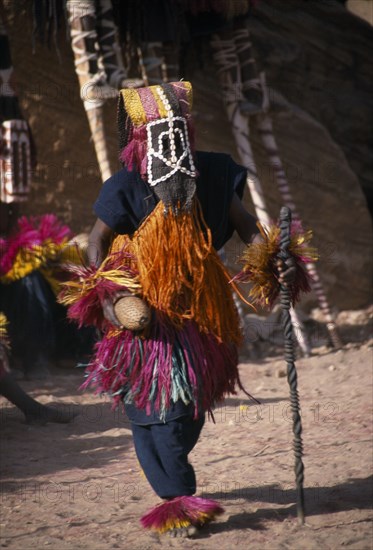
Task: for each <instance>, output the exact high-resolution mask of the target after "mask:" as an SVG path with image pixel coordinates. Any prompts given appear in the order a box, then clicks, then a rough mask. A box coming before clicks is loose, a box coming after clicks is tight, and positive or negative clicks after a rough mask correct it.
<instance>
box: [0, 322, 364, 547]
mask: <svg viewBox="0 0 373 550" xmlns="http://www.w3.org/2000/svg"><path fill="white" fill-rule="evenodd" d="M369 332H370V329H369V330H368V332H367V331H365V333H364V337H363V338H361V337H360V341H357V340H359V339H357V338H353V339H352V340H355V341H350V342H349V343H348V344H347V345H345V347H344V348H343V349H341V350H339V351H333V350H331V349H328V348H326V347H325V346H319V347H317V348H315V349H314V354H313V356H312V357H310V358H300V359H298V360H297V362H296V365H297V370H298V389H299V393H300V399H301V406H302V422H303V441H304V465H305V501H306V524H305V525H304V526H302V527H299V525H298V522H297V517H296V507H295V501H296V494H295V490H294V485H295V483H294V471H293V468H294V458H293V451H292V420H291V414H290V407H289V399H288V393H289V390H288V385H287V381H286V378H285V377H284V376H283V374H284V363H283V360H282V358H281V355H279V354H274V355H272V356H270V357H264V358H262V359H258V360H257V361H256V362H242V364H241V367H240V370H241V376H242V380H243V383H244V385H245V387H246V388H247V389H248V390H249V391H250V392H251V393H252V394H254V395H255V396H256V397H257V398H258V399H260V400H261V405H260V406H259V405H252V404H249V403H248V401H247V399H246V397H245V395H244V394H240V393H239V394H237V395H236V396H232V397H230V398H229V399H227V400H226V402H225V404H224V405H223V406H222V407H220V408H218V409H216V411H215V420H216V424H213V423H212V422H210V421H209V422H207V423H206V425H205V428H204V430H203V433H202V437H201V439H200V441H199V443H198V445H197V446H196V448H195V449H194V450H193V452H192V454H191V455H190V458H191V461H192V462H193V464H194V466H195V469H196V472H197V477H198V485H199V494H200V495H206V496H209V497H212V498H215V499H217V500H219V501H220V502H221V504H222V505H223V506H224V508H225V514H224V515H222V516H221V517H220V518H219V519H218V521H216V522H215V523H212V524H211V525H209V526H207V527H205V529H204V530H202V531H201V533H200V536H199V538H197V539H193V540H179V539H170V538H168V537H165V536H162V537H160V536H158V535H157V534H151V533H149V532H146V531H144V530H142V528H141V527H140V526H139V518H140V516H141V515H142V514H143V513H144V512H145V511H147V510H148V509H149V508H150V507H152V506H154V505H155V504H156V503H157V501H158V500H157V497H156V496H155V495H154V494H153V492H152V490H151V489H150V487H149V486H148V483H147V481H146V480H145V478H144V477H143V475H142V473H141V470H140V468H139V465H138V462H137V459H136V456H135V453H134V449H133V446H132V439H131V432H130V429H129V424H128V421H127V419H126V417H125V416H124V415H123V413H122V412H119V411H116V412H113V411H112V410H111V407H110V403H109V402H108V400H107V399H105V398H102V397H99V396H94V395H92V393H90V392H86V393H84V394H82V393H81V392H80V391H79V390H78V387H79V384H80V383H81V381H82V378H83V375H82V372H81V371H78V370H72V369H69V370H67V369H66V370H63V369H59V370H56V372H54V373H53V376H52V377H51V378H50V379H48V380H47V381H45V382H40V381H39V382H36V381H34V382H22V385H23V387H24V388H25V389H26V390H27V391H29V392H30V393H31V394H32V395H33V396H34V397H35V398H37V399H38V400H40V401H41V402H42V403H50V404H53V405H58V406H59V407H61V408H62V409H63V410H65V411H66V410H69V411H74V412H78V413H79V415H78V416H77V417H76V418H75V419H74V420H73V422H72V423H71V424H68V425H56V424H49V425H47V426H42V427H37V426H30V425H26V424H24V423H23V417H22V414H21V413H20V412H19V411H18V410H16V409H15V408H14V407H13V406H11V405H10V404H9V403H8V402H7V401H6V400H5V399H2V400H1V401H0V404H1V445H2V446H1V470H2V484H1V488H2V492H1V499H2V501H1V505H2V512H1V547H7V548H13V549H20V550H21V549H22V550H25V549H28V548H38V549H40V548H44V547H48V546H50V547H52V548H55V549H57V550H59V549H61V550H62V549H65V548H74V549H76V548H77V549H78V548H84V549H88V548H89V549H97V550H101V549H102V550H104V549H111V548H126V549H127V548H128V549H133V550H151V549H156V548H162V547H164V548H169V547H180V548H187V549H193V550H197V549H198V550H202V549H211V550H212V549H214V550H215V549H221V550H228V549H229V550H231V549H232V548H233V547H236V548H237V549H246V548H250V549H252V550H256V549H271V550H277V549H307V550H311V549H322V550H326V549H340V548H342V547H346V548H351V549H359V550H365V549H371V548H373V543H372V541H373V529H372V523H371V520H372V509H371V507H372V457H373V447H372V338H371V332H370V337H369ZM345 338H346V336H345ZM345 341H346V339H345Z"/></svg>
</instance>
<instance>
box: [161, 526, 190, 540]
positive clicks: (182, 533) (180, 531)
mask: <svg viewBox="0 0 373 550" xmlns="http://www.w3.org/2000/svg"><path fill="white" fill-rule="evenodd" d="M197 533H198V528H197V527H195V526H194V525H188V527H178V528H175V529H170V530H169V531H167V535H168V536H169V537H172V538H177V537H178V538H183V539H187V538H192V537H194V536H195V535H196V534H197Z"/></svg>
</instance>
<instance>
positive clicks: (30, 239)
mask: <svg viewBox="0 0 373 550" xmlns="http://www.w3.org/2000/svg"><path fill="white" fill-rule="evenodd" d="M71 236H72V232H71V230H70V228H69V227H68V226H67V225H63V224H61V222H60V221H59V220H58V219H57V217H56V216H55V215H54V214H44V215H43V216H40V217H36V216H31V217H29V218H26V216H22V217H21V218H19V220H18V225H17V228H16V230H15V231H14V233H12V235H10V236H9V238H7V239H0V251H1V254H0V274H1V275H4V274H5V273H8V271H9V270H10V269H11V268H12V266H13V263H14V261H15V259H16V256H17V254H18V253H19V252H20V251H22V250H29V251H32V250H33V249H34V248H35V247H38V246H47V247H48V244H49V245H53V244H55V245H61V244H63V243H64V242H67V240H68V239H69V238H71ZM51 250H52V249H51Z"/></svg>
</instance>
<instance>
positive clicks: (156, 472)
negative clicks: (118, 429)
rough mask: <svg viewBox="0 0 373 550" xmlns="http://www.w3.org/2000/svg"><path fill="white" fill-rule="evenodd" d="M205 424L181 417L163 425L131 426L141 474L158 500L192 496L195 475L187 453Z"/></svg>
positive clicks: (194, 489)
mask: <svg viewBox="0 0 373 550" xmlns="http://www.w3.org/2000/svg"><path fill="white" fill-rule="evenodd" d="M204 423H205V417H204V416H202V417H200V418H198V419H197V420H193V418H192V417H191V416H182V417H179V418H176V419H175V420H170V421H168V422H166V423H163V424H162V423H158V424H148V425H138V424H134V423H131V427H132V433H133V440H134V444H135V450H136V454H137V458H138V460H139V462H140V465H141V467H142V469H143V471H144V474H145V476H146V478H147V480H148V481H149V483H150V485H151V486H152V488H153V490H154V491H155V492H156V493H157V495H158V496H159V497H160V498H172V497H177V496H186V495H193V494H194V493H195V492H196V476H195V473H194V469H193V467H192V465H191V464H189V462H188V454H189V453H190V451H191V450H192V449H193V447H194V446H195V444H196V443H197V441H198V438H199V435H200V433H201V430H202V428H203V425H204Z"/></svg>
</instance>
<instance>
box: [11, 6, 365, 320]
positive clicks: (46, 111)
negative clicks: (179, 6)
mask: <svg viewBox="0 0 373 550" xmlns="http://www.w3.org/2000/svg"><path fill="white" fill-rule="evenodd" d="M350 4H351V2H350ZM363 4H364V3H363ZM370 4H371V3H370ZM366 5H367V3H365V4H364V8H366ZM4 7H5V15H6V20H7V28H8V32H9V36H10V41H11V48H12V57H13V64H14V67H15V70H16V78H17V81H18V93H19V96H20V99H21V104H22V108H23V111H24V114H25V116H26V117H27V119H28V121H29V123H30V125H31V127H32V131H33V134H34V138H35V142H36V146H37V151H38V165H37V167H36V169H35V172H34V174H33V191H32V196H31V200H30V201H29V203H28V204H25V205H24V207H23V211H24V213H26V214H40V213H44V212H51V211H53V212H55V213H56V214H57V215H58V216H59V217H60V218H61V219H63V220H64V221H65V222H67V223H69V224H70V226H71V227H72V229H73V230H74V231H75V232H77V233H80V232H83V231H87V230H89V228H90V226H91V225H92V223H93V221H94V215H93V213H92V204H93V202H94V200H95V198H96V196H97V193H98V191H99V189H100V186H101V183H102V182H101V178H100V174H99V170H98V167H97V162H96V156H95V152H94V148H93V144H92V142H91V139H90V132H89V127H88V122H87V118H86V114H85V112H84V109H83V105H82V102H81V100H80V97H79V87H78V82H77V77H76V75H75V70H74V62H73V55H72V51H71V46H70V43H69V41H68V40H66V38H65V35H64V32H65V30H64V29H63V28H62V29H61V30H60V36H59V40H58V43H59V56H58V55H57V53H56V49H55V48H54V47H53V46H52V47H51V48H50V49H48V48H47V47H42V46H41V45H40V44H34V47H33V41H32V17H31V10H30V5H29V3H28V2H26V1H24V0H19V1H14V2H9V1H8V2H5V4H4ZM368 15H369V10H368ZM249 27H250V30H251V32H252V37H253V43H254V50H255V55H256V59H257V61H258V65H259V68H260V70H263V71H265V74H266V78H267V83H268V85H269V88H270V93H271V97H272V101H273V107H272V117H273V123H274V128H275V135H276V139H277V143H278V145H279V148H280V153H281V158H282V161H283V163H284V166H285V169H286V173H287V177H288V180H289V184H290V187H291V191H292V193H293V195H294V198H295V202H296V205H297V209H298V212H299V214H300V217H301V218H302V220H303V222H304V226H305V227H306V228H312V229H313V231H314V244H315V245H316V246H318V248H319V251H320V261H319V264H318V271H319V273H320V277H321V279H322V282H323V284H324V286H325V289H326V291H327V295H328V299H329V301H330V304H331V306H332V307H333V308H335V309H336V310H343V309H357V308H360V307H364V306H366V305H367V304H369V303H370V302H371V298H372V294H371V290H372V287H371V281H372V225H371V213H370V211H369V206H370V207H371V206H372V192H373V182H372V180H373V177H372V171H373V170H372V102H373V93H372V92H373V89H372V88H373V84H372V83H373V66H372V61H371V57H372V56H371V52H372V51H373V30H372V26H371V24H370V23H369V22H367V21H366V20H364V19H362V18H361V17H358V16H356V15H355V14H353V13H352V12H351V11H350V10H348V9H347V7H346V6H344V5H343V3H340V2H337V1H334V0H330V1H326V2H321V1H314V0H310V1H302V0H287V1H286V2H275V1H269V0H267V1H265V0H261V1H260V2H259V3H258V6H257V8H256V10H255V13H254V15H253V17H252V18H251V20H250V22H249ZM198 55H199V54H198V52H197V57H198ZM195 58H196V57H195ZM201 61H203V63H195V64H194V67H193V70H191V75H186V76H187V77H188V78H190V79H191V81H192V83H193V85H194V90H195V94H194V96H195V107H194V110H195V115H196V125H197V146H198V147H200V148H202V149H205V150H217V151H226V152H229V153H230V154H231V155H232V156H233V157H234V158H235V160H237V161H239V157H238V154H237V151H236V147H235V142H234V140H233V136H232V134H231V131H230V127H229V123H228V121H227V118H226V116H225V112H224V105H223V103H222V99H221V95H220V93H219V81H218V78H217V75H216V72H215V70H214V66H213V63H212V59H211V57H210V54H209V51H208V50H204V52H203V55H202V54H201ZM115 119H116V101H115V100H109V101H107V103H106V105H105V124H106V128H107V137H108V144H109V148H110V154H111V162H112V169H113V171H114V170H116V169H117V168H119V164H118V162H117V160H116V157H117V141H116V127H115ZM251 135H252V145H253V148H254V151H255V157H256V162H257V165H258V171H259V175H260V178H261V182H262V186H263V188H264V190H265V194H266V200H267V203H268V208H269V210H270V215H271V216H272V218H274V219H275V218H276V217H277V216H278V213H279V210H280V207H281V204H282V203H281V197H280V196H279V193H278V190H277V187H276V184H275V181H274V175H273V173H272V171H271V169H270V167H269V163H268V159H267V158H266V155H265V152H264V151H263V149H262V147H261V145H260V140H259V138H258V135H257V132H256V128H255V123H254V122H253V123H252V124H251ZM244 200H245V203H246V204H247V207H248V208H249V209H251V210H252V204H251V199H250V196H249V191H248V190H247V192H246V195H245V198H244ZM239 250H240V246H239V243H238V241H237V240H236V239H232V242H231V243H230V246H229V247H228V250H227V251H228V257H229V260H230V262H231V263H234V261H235V260H236V259H237V256H238V253H239ZM312 304H313V305H314V304H316V300H315V297H313V296H310V297H308V298H307V300H306V301H305V304H304V307H305V308H308V307H310V306H312Z"/></svg>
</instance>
